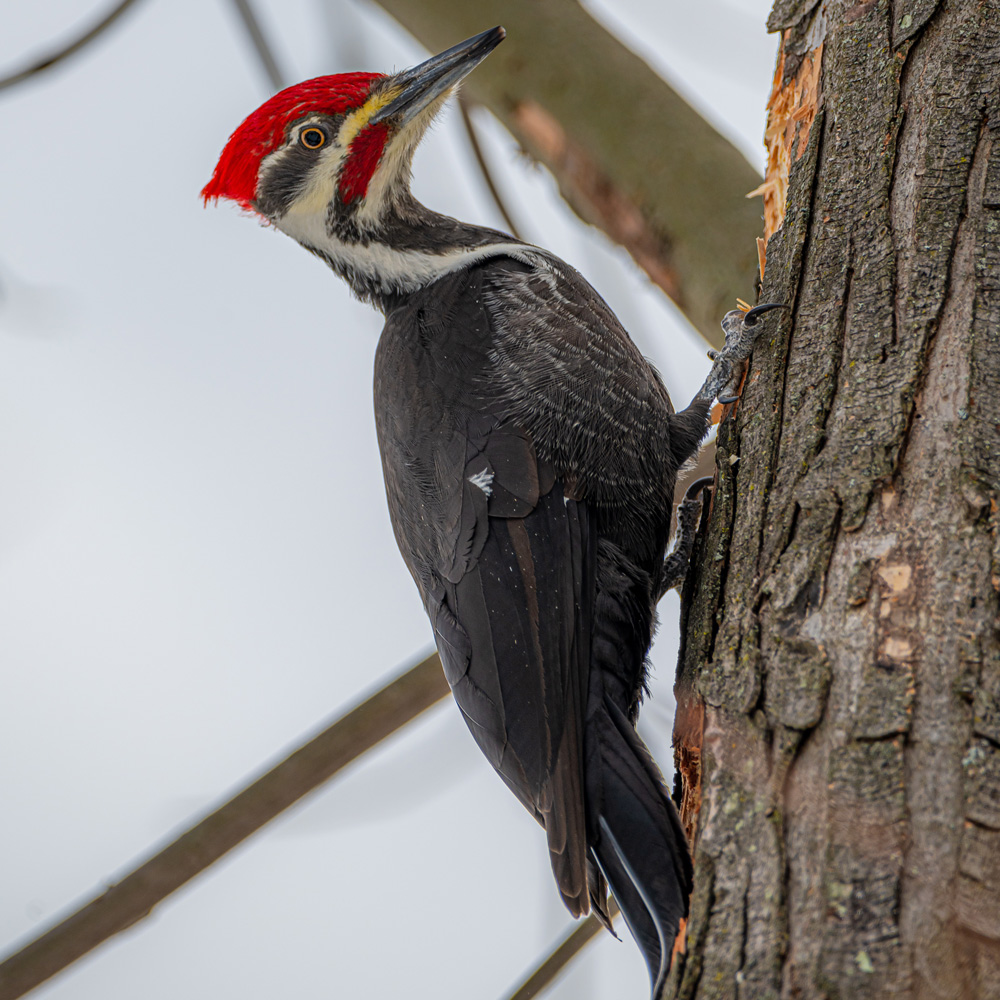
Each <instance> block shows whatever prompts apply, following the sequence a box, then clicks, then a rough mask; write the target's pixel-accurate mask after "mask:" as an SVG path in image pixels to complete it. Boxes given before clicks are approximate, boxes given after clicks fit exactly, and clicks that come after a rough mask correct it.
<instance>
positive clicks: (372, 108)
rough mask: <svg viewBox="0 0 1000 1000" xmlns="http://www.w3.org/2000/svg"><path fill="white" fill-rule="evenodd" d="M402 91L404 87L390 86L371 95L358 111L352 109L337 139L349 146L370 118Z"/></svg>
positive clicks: (342, 144)
mask: <svg viewBox="0 0 1000 1000" xmlns="http://www.w3.org/2000/svg"><path fill="white" fill-rule="evenodd" d="M401 93H402V87H393V88H390V89H389V90H385V91H383V92H382V93H381V94H375V95H374V96H372V97H369V98H368V100H367V101H365V103H364V104H362V105H361V107H360V108H358V110H357V111H352V112H351V113H350V114H349V115H348V116H347V117H346V118H345V119H344V124H343V125H341V126H340V132H339V133H338V135H337V141H338V142H339V143H340V145H341V146H344V147H347V146H349V145H350V144H351V142H352V141H353V140H354V137H355V136H356V135H357V134H358V133H359V132H360V131H361V130H362V129H363V128H364V127H365V126H366V125H367V124H368V119H369V118H371V116H372V115H373V114H375V112H376V111H378V110H379V109H380V108H384V107H385V106H386V105H387V104H391V103H392V102H393V101H394V100H395V99H396V98H397V97H399V95H400V94H401Z"/></svg>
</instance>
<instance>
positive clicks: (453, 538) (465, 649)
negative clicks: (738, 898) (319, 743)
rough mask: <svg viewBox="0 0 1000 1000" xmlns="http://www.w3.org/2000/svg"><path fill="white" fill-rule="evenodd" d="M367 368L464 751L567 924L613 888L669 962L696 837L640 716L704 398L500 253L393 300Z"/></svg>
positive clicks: (534, 263)
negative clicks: (540, 867) (695, 397)
mask: <svg viewBox="0 0 1000 1000" xmlns="http://www.w3.org/2000/svg"><path fill="white" fill-rule="evenodd" d="M385 306H386V324H385V329H384V331H383V334H382V338H381V340H380V342H379V347H378V352H377V356H376V367H375V404H376V420H377V426H378V433H379V443H380V446H381V450H382V461H383V468H384V472H385V481H386V492H387V496H388V502H389V510H390V514H391V516H392V522H393V526H394V529H395V533H396V538H397V540H398V542H399V546H400V550H401V552H402V554H403V558H404V559H405V561H406V563H407V566H408V567H409V569H410V572H411V573H412V574H413V577H414V579H415V581H416V583H417V586H418V588H419V589H420V592H421V595H422V597H423V601H424V604H425V607H426V608H427V613H428V615H429V617H430V619H431V623H432V625H433V627H434V634H435V637H436V639H437V643H438V648H439V650H440V653H441V658H442V662H443V663H444V668H445V672H446V674H447V677H448V681H449V683H450V684H451V687H452V690H453V693H454V696H455V700H456V701H457V703H458V705H459V707H460V709H461V710H462V713H463V715H464V717H465V720H466V722H467V724H468V726H469V729H470V730H471V732H472V734H473V736H474V738H475V739H476V742H477V743H478V744H479V746H480V747H481V749H482V750H483V752H484V753H485V754H486V756H487V758H488V759H489V760H490V762H491V763H492V764H493V766H494V767H495V768H496V769H497V771H498V772H499V773H500V776H501V777H502V778H503V780H504V781H505V782H506V784H507V785H508V786H509V787H510V788H511V790H512V791H513V792H514V794H515V795H517V797H518V798H519V799H520V801H521V802H522V803H523V804H524V805H525V807H526V808H527V809H528V810H529V812H531V814H532V815H533V816H534V817H535V818H536V819H537V820H538V822H539V823H541V824H542V825H543V826H544V827H545V830H546V834H547V837H548V842H549V851H550V857H551V860H552V869H553V873H554V875H555V878H556V882H557V884H558V886H559V890H560V892H561V894H562V896H563V899H564V901H565V902H566V905H567V907H568V908H569V909H570V911H571V912H572V913H573V914H574V915H580V914H582V913H586V912H587V911H588V910H589V909H590V908H591V907H593V908H594V909H595V910H596V911H597V912H598V914H599V915H600V916H601V917H602V919H604V920H605V922H606V923H608V925H609V927H610V923H609V921H608V920H607V908H606V906H607V904H606V891H607V884H606V882H605V879H606V881H607V883H609V884H610V887H611V890H612V892H613V893H614V895H615V897H616V899H617V900H618V902H619V905H620V906H621V909H622V911H623V913H624V914H625V917H626V921H627V923H628V925H629V927H630V929H631V931H632V933H633V935H634V936H635V938H636V940H637V941H638V943H639V945H640V947H641V948H642V950H643V953H644V955H645V957H646V961H647V964H648V966H649V969H650V976H651V980H652V982H653V985H654V990H655V991H658V990H659V989H660V987H661V986H662V982H663V979H664V976H665V975H666V971H667V969H668V968H669V962H670V955H671V949H672V946H673V939H674V937H675V935H676V933H677V929H678V925H679V922H680V919H681V917H682V916H684V914H685V913H686V908H687V898H688V894H689V892H690V885H691V862H690V858H689V855H688V848H687V843H686V840H685V837H684V833H683V831H682V829H681V826H680V823H679V820H678V818H677V815H676V812H675V810H674V807H673V804H672V802H671V801H670V798H669V796H668V795H667V792H666V789H665V787H664V784H663V780H662V778H661V777H660V774H659V772H658V770H657V769H656V766H655V764H654V763H653V762H652V760H651V758H650V757H649V754H648V752H647V751H646V749H645V747H644V746H643V744H642V742H641V740H640V739H639V737H638V736H637V734H636V732H635V729H634V723H635V719H636V715H637V713H638V708H639V702H640V700H641V695H642V692H643V689H644V684H645V670H646V666H645V663H646V653H647V651H648V649H649V645H650V642H651V639H652V634H653V627H654V612H655V603H656V598H657V596H658V585H659V580H660V575H661V570H660V567H661V566H662V563H663V558H664V553H665V550H666V547H667V543H668V540H669V539H668V536H669V529H670V515H671V502H672V496H673V491H674V485H675V479H676V474H677V469H678V468H679V466H680V465H681V463H682V462H683V461H685V460H686V459H687V458H688V457H689V455H690V454H691V453H692V451H693V450H694V449H695V448H696V447H697V443H698V441H699V440H700V438H701V436H702V435H703V434H704V430H705V415H706V412H707V405H706V406H696V407H693V408H689V409H688V410H687V411H685V412H684V413H682V414H675V413H674V412H673V409H672V407H671V405H670V400H669V398H668V396H667V393H666V390H665V389H664V387H663V384H662V382H661V381H660V379H659V377H658V375H657V374H656V372H655V371H654V370H653V368H652V367H651V366H650V365H649V364H648V362H646V361H645V359H644V358H642V356H641V354H640V353H639V352H638V350H637V349H636V348H635V346H634V344H633V343H632V342H631V340H629V338H628V336H627V334H626V333H625V331H624V330H623V329H622V327H621V325H620V324H619V323H618V321H617V320H616V319H615V317H614V315H613V314H612V312H611V311H610V309H609V308H608V307H607V305H606V304H605V303H604V301H603V300H602V299H601V298H600V296H598V295H597V293H596V292H595V291H594V290H593V289H592V288H591V287H590V285H588V284H587V282H586V281H584V279H583V278H582V277H580V275H579V274H577V273H576V272H575V271H574V270H572V268H570V267H568V266H567V265H565V264H563V263H562V262H560V261H558V260H556V259H555V258H552V257H550V256H548V255H543V254H541V253H540V252H534V253H533V256H532V257H531V258H530V261H525V260H522V259H513V258H511V257H508V256H504V255H503V254H498V256H496V257H494V258H489V259H487V260H484V261H481V262H479V263H476V264H474V265H473V266H470V267H467V268H463V269H460V270H457V271H454V272H452V273H449V274H446V275H444V276H442V277H441V278H439V279H438V280H437V281H435V282H433V283H432V284H429V285H428V286H426V287H425V288H423V289H420V290H418V291H416V292H414V293H412V294H410V295H407V296H402V297H399V298H397V299H395V300H393V301H391V302H387V303H385Z"/></svg>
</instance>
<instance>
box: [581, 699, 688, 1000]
mask: <svg viewBox="0 0 1000 1000" xmlns="http://www.w3.org/2000/svg"><path fill="white" fill-rule="evenodd" d="M603 707H604V711H602V712H600V713H598V714H597V716H596V717H592V718H591V720H590V723H591V727H592V730H593V731H592V732H591V733H589V734H588V736H589V738H590V739H592V740H593V741H594V744H595V745H594V747H593V749H596V750H597V751H598V752H597V753H589V754H588V757H589V759H590V764H591V769H592V770H593V771H599V773H588V775H587V784H588V796H589V797H590V801H591V802H592V803H595V804H598V803H599V806H598V816H597V819H596V827H597V828H596V830H594V834H595V839H594V842H593V843H592V844H591V849H592V851H593V854H594V857H595V858H596V860H597V863H598V865H599V866H600V869H601V871H602V872H603V874H604V877H605V878H606V879H607V881H608V884H609V885H610V887H611V892H612V893H613V894H614V897H615V899H616V900H617V902H618V906H619V907H620V909H621V911H622V914H623V915H624V917H625V922H626V924H627V925H628V928H629V930H630V931H631V933H632V936H633V937H634V938H635V940H636V943H637V944H638V945H639V948H640V950H641V951H642V953H643V956H644V957H645V959H646V965H647V966H648V968H649V977H650V982H651V986H652V996H653V998H654V1000H657V998H658V997H659V996H660V993H661V991H662V989H663V985H664V983H665V981H666V978H667V973H668V972H669V970H670V960H671V957H672V951H673V945H674V939H675V938H676V937H677V932H678V929H679V927H680V922H681V919H682V918H683V917H684V916H686V915H687V901H688V896H689V895H690V892H691V883H692V868H691V858H690V854H689V852H688V846H687V839H686V837H685V836H684V831H683V829H682V827H681V825H680V820H679V818H678V816H677V811H676V810H675V809H674V805H673V802H671V801H670V798H669V796H668V795H667V790H666V788H665V786H664V783H663V778H662V777H661V776H660V773H659V771H658V769H657V767H656V765H655V763H654V762H653V760H652V758H651V757H650V755H649V751H648V750H647V749H646V747H645V745H644V744H643V742H642V740H641V739H640V738H639V735H638V734H637V733H636V731H635V729H634V728H633V727H632V725H631V724H630V723H629V721H628V719H627V718H626V717H625V715H624V713H623V712H622V711H621V710H620V709H618V708H617V707H616V706H615V705H614V704H612V703H611V702H610V701H609V700H608V699H605V700H604V705H603Z"/></svg>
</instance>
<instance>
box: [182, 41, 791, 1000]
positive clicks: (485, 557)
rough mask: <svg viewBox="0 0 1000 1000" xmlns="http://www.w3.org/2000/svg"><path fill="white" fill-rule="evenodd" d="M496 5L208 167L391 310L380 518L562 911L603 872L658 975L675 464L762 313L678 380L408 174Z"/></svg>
mask: <svg viewBox="0 0 1000 1000" xmlns="http://www.w3.org/2000/svg"><path fill="white" fill-rule="evenodd" d="M504 36H505V32H504V29H503V28H501V27H496V28H492V29H490V30H488V31H484V32H482V33H481V34H478V35H475V36H474V37H472V38H469V39H467V40H466V41H464V42H461V43H459V44H458V45H456V46H454V47H452V48H450V49H448V50H447V51H445V52H442V53H440V54H439V55H436V56H433V57H432V58H430V59H428V60H426V61H425V62H422V63H420V64H419V65H417V66H416V67H414V68H412V69H407V70H403V71H400V72H395V73H389V74H381V73H361V72H357V73H343V74H337V75H331V76H321V77H318V78H316V79H312V80H308V81H306V82H304V83H300V84H297V85H295V86H292V87H289V88H287V89H285V90H282V91H281V92H280V93H278V94H276V95H274V96H273V97H271V98H270V99H269V100H268V101H266V102H265V103H264V104H263V105H261V106H260V107H259V108H258V109H257V110H256V111H254V112H253V113H252V114H250V115H249V117H247V118H246V120H245V121H244V122H243V123H242V124H241V125H240V126H239V127H238V128H237V129H236V130H235V131H234V132H233V133H232V135H231V137H230V138H229V140H228V142H227V144H226V146H225V148H224V149H223V151H222V154H221V156H220V157H219V160H218V164H217V166H216V168H215V170H214V172H213V174H212V177H211V180H210V181H209V182H208V184H206V185H205V187H204V189H203V190H202V197H203V199H204V202H205V204H206V205H207V204H208V203H209V202H210V201H215V202H217V201H218V200H219V199H228V200H230V201H233V202H235V203H236V204H238V205H239V206H241V207H242V208H244V209H247V210H249V211H251V212H253V213H256V215H258V216H260V217H263V219H264V220H266V221H267V222H268V223H269V224H270V225H272V226H273V227H274V228H275V229H277V230H279V231H280V232H282V233H285V234H286V235H288V236H290V237H292V238H293V239H294V240H296V241H298V242H299V243H300V244H301V245H302V246H303V247H304V248H305V249H306V250H308V251H309V252H310V253H312V254H315V255H316V256H317V257H319V258H321V259H322V260H323V261H325V262H326V264H328V265H329V267H330V268H331V269H332V270H333V271H334V272H335V273H336V274H337V275H339V276H340V277H341V278H342V279H344V280H345V281H346V282H347V284H348V285H349V286H350V288H351V289H352V291H353V292H354V294H355V295H356V296H358V297H359V298H360V299H362V300H363V301H366V302H368V303H370V304H371V305H372V306H374V307H375V308H376V309H377V310H379V311H380V312H382V313H383V314H384V317H385V323H384V327H383V330H382V333H381V335H380V337H379V342H378V346H377V349H376V356H375V371H374V402H375V423H376V430H377V436H378V442H379V448H380V451H381V458H382V469H383V474H384V479H385V490H386V498H387V503H388V509H389V514H390V519H391V521H392V527H393V531H394V534H395V537H396V541H397V543H398V546H399V550H400V552H401V554H402V557H403V560H404V562H405V563H406V565H407V567H408V569H409V571H410V573H411V575H412V577H413V579H414V582H415V583H416V586H417V589H418V591H419V593H420V597H421V599H422V601H423V605H424V608H425V609H426V612H427V615H428V618H429V620H430V624H431V627H432V629H433V633H434V638H435V642H436V644H437V648H438V651H439V653H440V658H441V663H442V665H443V668H444V672H445V675H446V677H447V680H448V683H449V685H450V687H451V691H452V693H453V695H454V699H455V701H456V702H457V705H458V708H459V709H460V711H461V713H462V716H463V718H464V721H465V723H466V724H467V726H468V728H469V730H470V731H471V733H472V736H473V738H474V740H475V742H476V743H477V744H478V746H479V748H480V749H481V751H482V752H483V754H485V756H486V758H487V759H488V760H489V762H490V764H492V766H493V768H494V769H495V770H496V771H497V773H498V774H499V776H500V778H501V779H502V780H503V781H504V783H505V784H506V785H507V787H508V788H509V789H510V790H511V791H512V792H513V793H514V795H515V796H516V797H517V798H518V800H520V802H521V803H522V804H523V805H524V807H525V808H526V809H527V811H528V812H529V813H530V814H531V815H532V816H533V817H534V818H535V819H536V820H537V821H538V823H539V824H540V825H541V826H542V827H543V828H544V830H545V835H546V838H547V844H548V850H549V857H550V860H551V866H552V872H553V875H554V878H555V882H556V885H557V888H558V891H559V893H560V894H561V896H562V899H563V902H564V903H565V905H566V907H567V908H568V910H569V912H570V913H571V914H572V915H573V916H574V917H580V916H583V915H585V914H587V913H588V912H591V911H593V912H594V913H595V914H596V915H597V917H598V918H599V919H600V920H601V921H602V922H603V923H604V925H605V926H606V927H607V928H608V929H609V930H611V932H612V933H614V931H613V930H612V925H611V911H610V910H609V902H608V891H609V887H610V892H611V894H612V895H613V897H614V899H615V901H616V902H617V904H618V906H619V908H620V910H621V911H622V913H623V915H624V917H625V921H626V924H627V926H628V928H629V930H630V932H631V933H632V936H633V937H634V938H635V940H636V942H637V943H638V946H639V948H640V950H641V952H642V954H643V956H644V958H645V961H646V965H647V968H648V971H649V975H650V985H651V993H652V996H653V997H654V998H657V997H659V996H660V994H661V993H662V991H663V988H664V983H665V981H666V977H667V974H668V971H669V969H670V964H671V956H672V951H673V946H674V941H675V938H676V936H677V934H678V930H679V928H680V927H681V924H682V919H683V918H684V917H685V916H686V914H687V907H688V899H689V896H690V893H691V889H692V877H693V875H692V862H691V855H690V850H689V847H688V843H687V838H686V836H685V832H684V829H683V827H682V824H681V822H680V819H679V816H678V814H677V810H676V808H675V806H674V803H673V801H672V800H671V797H670V795H669V794H668V791H667V788H666V785H665V782H664V780H663V777H662V775H661V773H660V771H659V769H658V767H657V765H656V763H655V762H654V761H653V758H652V756H651V755H650V753H649V751H648V750H647V748H646V746H645V745H644V743H643V742H642V740H641V739H640V737H639V735H638V734H637V732H636V728H635V726H636V720H637V717H638V712H639V707H640V703H641V701H642V698H643V696H644V693H645V690H646V682H647V670H648V667H647V660H646V657H647V653H648V650H649V647H650V643H651V641H652V638H653V632H654V628H655V621H656V605H657V602H658V601H659V599H660V597H662V595H663V594H664V593H665V591H666V590H667V589H668V588H669V587H671V586H675V585H676V584H677V583H678V582H679V581H680V580H681V579H682V578H683V575H684V571H685V569H686V567H687V563H688V559H689V557H690V553H691V549H692V538H693V525H694V521H695V520H696V519H697V512H698V509H699V506H698V501H699V494H700V490H701V488H702V487H703V486H704V485H705V484H704V482H703V481H699V483H698V484H696V486H697V491H696V492H694V493H692V491H691V490H689V491H688V495H687V497H686V498H685V500H684V502H683V503H682V504H681V506H680V508H679V509H678V525H679V527H678V532H677V538H676V539H675V544H674V549H673V551H672V552H671V554H670V555H667V550H668V545H669V543H670V526H671V515H672V507H673V495H674V489H675V484H676V480H677V475H678V472H679V471H680V470H681V469H682V467H683V466H685V464H686V463H688V462H689V460H690V459H691V458H692V457H693V456H694V455H695V454H696V452H697V449H698V448H699V446H700V443H701V441H702V440H703V438H704V437H705V435H706V433H707V431H708V427H709V411H710V408H711V405H712V403H713V402H714V401H715V400H716V399H720V400H722V401H723V402H732V401H734V400H735V398H736V397H735V396H734V392H735V390H736V388H737V386H738V383H739V379H740V378H741V376H742V366H743V365H744V362H745V359H746V358H747V357H748V355H749V352H750V349H751V347H752V343H753V339H754V337H755V336H756V334H757V332H759V331H758V330H757V327H758V326H759V324H758V323H757V319H758V317H759V315H760V314H761V313H762V312H764V311H766V310H767V309H770V308H774V305H773V304H767V305H764V306H758V307H757V308H756V309H752V310H750V311H749V312H741V311H740V310H733V311H732V312H730V313H727V314H726V316H725V317H724V319H723V324H722V325H723V329H724V331H725V334H726V342H725V347H724V348H723V349H722V350H721V351H719V352H710V356H711V357H713V366H712V370H711V372H710V374H709V376H708V378H707V379H706V381H705V384H704V385H703V386H702V387H701V388H700V389H699V390H698V392H697V393H696V395H695V396H694V398H693V399H692V401H691V403H690V404H689V405H688V406H687V407H686V408H685V409H684V410H681V411H675V410H674V408H673V406H672V405H671V402H670V398H669V396H668V394H667V391H666V389H665V387H664V384H663V381H662V379H661V378H660V376H659V374H658V373H657V371H656V370H655V369H654V368H653V366H652V365H651V364H650V363H649V362H648V361H647V360H646V359H645V358H644V357H643V356H642V354H641V353H640V352H639V350H638V349H637V347H636V346H635V344H634V343H633V342H632V340H631V339H630V338H629V336H628V334H627V333H626V331H625V329H624V328H623V326H622V324H621V323H620V322H619V321H618V319H617V318H616V316H615V315H614V313H613V312H612V311H611V309H610V308H609V307H608V305H607V304H606V303H605V302H604V300H603V299H602V298H601V297H600V295H599V294H598V293H597V292H596V291H595V290H594V288H593V287H592V286H591V285H590V284H589V283H588V282H587V281H586V279H584V278H583V276H582V275H581V274H579V273H578V272H577V271H576V270H575V269H574V268H572V267H571V266H570V265H568V264H566V263H565V262H563V261H562V260H560V259H559V258H558V257H556V256H555V255H554V254H552V253H550V252H548V251H546V250H544V249H542V248H540V247H537V246H534V245H532V244H529V243H526V242H524V241H522V240H520V239H518V238H515V237H513V236H511V235H509V234H507V233H504V232H501V231H498V230H495V229H490V228H487V227H485V226H480V225H471V224H466V223H463V222H459V221H457V220H456V219H453V218H450V217H448V216H445V215H442V214H440V213H437V212H434V211H432V210H430V209H428V208H426V207H425V206H423V205H422V204H420V203H419V202H418V201H417V200H416V199H415V198H414V196H413V195H412V193H411V191H410V172H411V163H412V159H413V154H414V151H415V149H416V147H417V145H418V144H419V142H420V140H421V138H422V137H423V135H424V133H425V132H426V130H427V128H428V126H429V125H430V123H431V122H432V121H433V120H434V118H435V116H436V115H437V114H438V113H439V111H440V110H441V108H442V106H443V105H444V103H445V102H446V100H447V99H448V97H449V95H451V94H452V93H453V92H454V90H455V89H456V87H457V86H458V85H459V83H460V82H461V80H462V79H464V78H465V77H466V76H467V75H468V74H469V73H470V72H471V71H472V70H473V69H474V68H475V67H476V66H477V65H478V64H479V63H480V62H481V61H482V60H483V59H485V58H486V56H487V55H488V54H489V53H490V52H491V51H492V50H493V49H494V48H495V47H496V46H497V45H498V44H499V43H500V42H501V41H502V40H503V38H504Z"/></svg>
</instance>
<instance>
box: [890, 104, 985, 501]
mask: <svg viewBox="0 0 1000 1000" xmlns="http://www.w3.org/2000/svg"><path fill="white" fill-rule="evenodd" d="M988 122H989V114H988V112H987V111H986V109H985V108H984V109H983V111H982V114H981V118H980V124H979V138H978V141H977V142H976V146H975V149H974V151H973V154H972V156H971V157H970V158H969V170H968V173H967V174H966V177H965V190H966V196H965V198H964V199H963V200H962V207H961V209H960V211H959V215H958V220H957V224H956V225H955V229H954V232H953V234H952V239H951V245H950V246H949V248H948V265H947V267H946V269H945V274H944V288H943V290H942V294H941V299H940V305H939V307H938V310H937V312H936V313H935V315H934V316H933V317H931V319H930V320H929V322H928V331H927V339H926V341H925V347H924V352H923V356H922V361H923V364H922V365H921V367H920V368H919V369H918V371H917V375H916V378H915V379H914V392H913V397H912V402H911V405H910V407H909V411H908V413H907V420H906V425H905V428H904V430H903V433H902V439H901V441H900V445H899V450H898V451H897V453H896V462H895V467H894V468H893V470H892V475H891V478H890V483H895V482H896V480H897V479H898V478H899V473H900V470H901V469H902V468H903V464H904V462H905V459H906V452H907V449H908V447H909V444H910V440H911V436H912V430H913V423H914V421H915V420H916V419H918V417H919V415H920V414H919V406H918V400H919V399H920V398H921V396H922V395H923V393H924V389H925V386H926V382H927V375H928V372H929V371H930V370H931V367H932V365H934V363H935V358H934V355H935V351H936V348H937V332H938V330H939V328H940V324H941V317H942V316H943V315H944V314H945V312H946V310H947V309H948V306H949V303H950V302H951V299H952V296H953V294H954V285H953V268H954V263H955V257H956V253H957V249H958V245H959V241H960V239H961V238H962V234H963V229H964V227H965V224H966V220H967V219H968V218H969V213H970V208H971V202H972V198H973V195H974V192H973V191H972V186H971V184H970V180H971V178H972V177H973V176H975V175H976V170H977V164H979V165H980V169H981V168H982V165H981V163H980V161H981V157H982V155H983V147H984V145H985V142H984V140H985V139H986V137H987V135H988V131H987V125H988ZM977 193H978V194H979V196H980V198H979V200H980V201H981V195H982V192H981V191H980V192H977ZM897 312H898V305H897V309H894V310H893V316H894V317H895V316H896V314H897Z"/></svg>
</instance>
